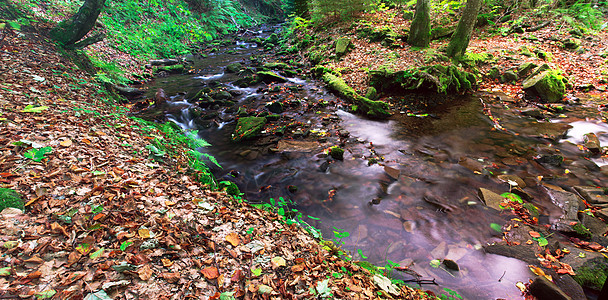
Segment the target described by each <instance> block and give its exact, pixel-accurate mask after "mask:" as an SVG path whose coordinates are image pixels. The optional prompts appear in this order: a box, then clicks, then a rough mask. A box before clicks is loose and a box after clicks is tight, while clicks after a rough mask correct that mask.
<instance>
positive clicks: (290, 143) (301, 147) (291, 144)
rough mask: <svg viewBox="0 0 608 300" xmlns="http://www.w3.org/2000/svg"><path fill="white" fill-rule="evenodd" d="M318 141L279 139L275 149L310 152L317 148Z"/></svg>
mask: <svg viewBox="0 0 608 300" xmlns="http://www.w3.org/2000/svg"><path fill="white" fill-rule="evenodd" d="M319 148H320V146H319V143H317V142H308V141H294V140H280V141H279V143H278V145H277V150H278V151H279V152H282V151H297V152H312V151H314V150H317V149H319Z"/></svg>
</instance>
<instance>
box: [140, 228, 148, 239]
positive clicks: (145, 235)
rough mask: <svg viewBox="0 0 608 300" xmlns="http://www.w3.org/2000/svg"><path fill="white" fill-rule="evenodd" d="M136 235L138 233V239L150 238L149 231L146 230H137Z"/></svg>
mask: <svg viewBox="0 0 608 300" xmlns="http://www.w3.org/2000/svg"><path fill="white" fill-rule="evenodd" d="M137 233H139V237H141V238H142V239H149V238H150V230H148V229H145V228H142V229H140V230H138V231H137Z"/></svg>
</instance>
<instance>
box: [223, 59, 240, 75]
mask: <svg viewBox="0 0 608 300" xmlns="http://www.w3.org/2000/svg"><path fill="white" fill-rule="evenodd" d="M242 68H243V65H241V63H238V62H235V63H231V64H229V65H227V66H226V73H238V72H239V71H240V70H241V69H242Z"/></svg>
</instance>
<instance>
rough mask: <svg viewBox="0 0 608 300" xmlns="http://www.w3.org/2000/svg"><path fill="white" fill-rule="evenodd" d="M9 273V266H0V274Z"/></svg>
mask: <svg viewBox="0 0 608 300" xmlns="http://www.w3.org/2000/svg"><path fill="white" fill-rule="evenodd" d="M9 275H11V267H5V268H0V276H9Z"/></svg>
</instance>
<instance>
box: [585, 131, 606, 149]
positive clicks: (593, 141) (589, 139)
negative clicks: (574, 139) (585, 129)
mask: <svg viewBox="0 0 608 300" xmlns="http://www.w3.org/2000/svg"><path fill="white" fill-rule="evenodd" d="M583 145H584V146H585V148H587V150H589V152H591V153H592V154H600V153H602V147H601V146H600V140H599V139H598V138H597V135H595V133H593V132H591V133H587V134H585V135H583Z"/></svg>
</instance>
